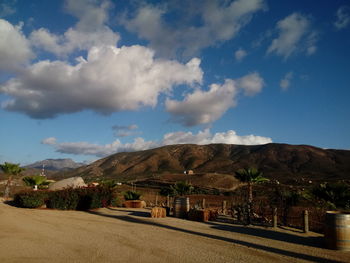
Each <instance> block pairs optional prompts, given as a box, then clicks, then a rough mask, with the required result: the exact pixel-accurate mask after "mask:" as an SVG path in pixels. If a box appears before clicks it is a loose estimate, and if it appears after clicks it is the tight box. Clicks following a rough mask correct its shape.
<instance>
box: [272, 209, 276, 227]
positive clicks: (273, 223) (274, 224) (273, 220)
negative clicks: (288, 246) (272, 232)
mask: <svg viewBox="0 0 350 263" xmlns="http://www.w3.org/2000/svg"><path fill="white" fill-rule="evenodd" d="M272 225H273V227H274V228H276V227H277V207H274V208H273V216H272Z"/></svg>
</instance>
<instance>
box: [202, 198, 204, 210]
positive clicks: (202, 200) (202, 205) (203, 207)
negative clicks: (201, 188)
mask: <svg viewBox="0 0 350 263" xmlns="http://www.w3.org/2000/svg"><path fill="white" fill-rule="evenodd" d="M202 209H205V198H203V199H202Z"/></svg>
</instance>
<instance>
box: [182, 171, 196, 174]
mask: <svg viewBox="0 0 350 263" xmlns="http://www.w3.org/2000/svg"><path fill="white" fill-rule="evenodd" d="M184 174H194V172H193V170H186V171H184Z"/></svg>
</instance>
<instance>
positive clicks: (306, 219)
mask: <svg viewBox="0 0 350 263" xmlns="http://www.w3.org/2000/svg"><path fill="white" fill-rule="evenodd" d="M303 220H304V221H303V222H304V233H308V232H309V211H307V210H304V212H303Z"/></svg>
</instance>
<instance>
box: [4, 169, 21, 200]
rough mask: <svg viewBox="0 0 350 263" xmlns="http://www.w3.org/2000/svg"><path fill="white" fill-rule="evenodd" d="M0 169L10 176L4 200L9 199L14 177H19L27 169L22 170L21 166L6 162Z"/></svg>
mask: <svg viewBox="0 0 350 263" xmlns="http://www.w3.org/2000/svg"><path fill="white" fill-rule="evenodd" d="M0 169H1V170H2V171H3V172H4V173H5V174H6V175H7V176H8V179H7V182H6V186H5V190H4V198H5V199H7V198H8V197H9V195H10V185H11V182H12V177H13V176H16V175H19V174H20V173H21V172H22V171H24V170H25V169H24V168H21V167H20V166H19V164H15V163H7V162H5V163H4V164H0Z"/></svg>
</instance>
